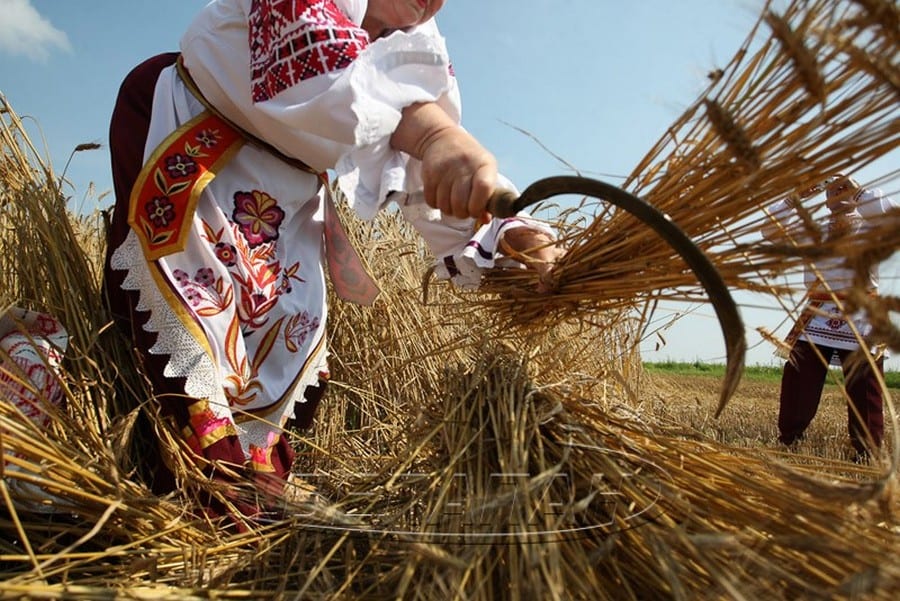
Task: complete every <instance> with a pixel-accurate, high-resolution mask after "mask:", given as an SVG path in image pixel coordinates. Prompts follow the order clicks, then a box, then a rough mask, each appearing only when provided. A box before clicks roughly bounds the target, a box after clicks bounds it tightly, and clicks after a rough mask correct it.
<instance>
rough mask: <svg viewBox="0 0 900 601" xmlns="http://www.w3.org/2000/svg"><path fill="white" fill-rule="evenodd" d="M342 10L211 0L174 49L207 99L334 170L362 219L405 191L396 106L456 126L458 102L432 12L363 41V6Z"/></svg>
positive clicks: (330, 5) (321, 0) (338, 6)
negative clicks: (431, 110)
mask: <svg viewBox="0 0 900 601" xmlns="http://www.w3.org/2000/svg"><path fill="white" fill-rule="evenodd" d="M288 5H291V6H293V8H292V9H291V10H285V8H286V7H288ZM347 6H349V5H348V4H347V3H346V2H340V1H338V0H307V2H304V3H297V4H294V3H288V2H285V3H280V4H279V3H277V2H262V1H260V2H256V1H251V0H216V1H214V2H211V3H210V4H208V5H207V6H206V7H205V8H204V9H203V10H202V11H201V12H200V14H199V15H198V17H197V18H196V19H195V21H194V22H193V23H192V25H191V26H190V27H189V29H188V31H187V32H186V33H185V35H184V36H183V37H182V40H181V53H182V57H183V60H184V64H185V66H186V67H187V69H188V71H189V72H190V74H191V76H192V77H193V79H194V80H195V82H196V83H197V86H198V88H199V89H200V90H201V92H202V93H203V95H204V96H205V97H206V98H207V100H209V101H210V103H211V104H213V106H215V107H216V108H217V109H218V110H220V111H221V112H222V113H223V114H225V116H227V117H228V118H230V119H231V120H232V121H234V122H235V123H236V124H237V125H239V126H240V127H242V128H243V129H245V130H246V131H248V132H250V133H251V134H253V135H255V136H256V137H258V138H261V139H262V140H264V141H266V142H267V143H269V144H271V145H272V146H274V147H276V148H277V149H278V150H279V151H281V152H282V153H284V154H286V155H288V156H290V157H293V158H296V159H299V160H301V161H304V162H305V163H307V164H308V165H310V166H311V167H313V168H314V169H316V170H319V171H326V170H331V169H333V170H334V171H335V172H336V174H337V175H338V181H339V184H340V186H341V189H342V191H343V192H344V194H345V195H346V196H347V198H348V200H349V202H350V203H351V204H352V205H353V206H354V208H355V209H356V211H357V212H358V213H359V214H360V216H361V217H363V218H371V217H372V216H374V214H375V213H376V212H377V210H378V209H379V208H381V207H382V206H383V204H384V202H385V198H386V196H387V194H388V193H389V192H390V191H392V190H406V189H410V188H411V187H414V186H413V184H414V183H415V182H408V181H407V175H406V172H407V162H408V160H409V157H408V156H406V155H405V154H404V153H402V152H400V151H397V150H395V149H393V148H391V146H390V137H391V135H392V134H393V132H394V131H395V130H396V128H397V126H398V124H399V122H400V118H401V112H402V110H403V109H404V108H405V107H407V106H409V105H411V104H415V103H419V102H436V103H438V104H440V105H441V106H442V107H443V108H444V109H445V110H446V111H447V113H448V115H450V116H451V118H452V119H454V120H455V121H457V122H459V118H460V110H459V98H458V92H457V90H456V82H455V78H454V77H453V74H452V72H451V71H452V69H451V65H450V59H449V56H448V54H447V49H446V44H445V41H444V38H443V36H441V35H440V33H439V32H438V29H437V26H436V25H435V24H434V21H433V20H432V21H429V22H427V23H424V24H422V25H420V26H417V27H415V28H412V29H410V30H407V31H395V32H393V33H391V34H390V35H387V36H385V37H383V38H380V39H377V40H375V41H370V40H369V37H368V34H367V33H366V32H365V30H363V29H362V28H361V27H360V23H359V22H360V21H361V19H362V15H361V12H360V11H359V10H358V9H354V10H348V9H347ZM298 7H299V8H298ZM342 7H343V8H342ZM353 13H359V14H353Z"/></svg>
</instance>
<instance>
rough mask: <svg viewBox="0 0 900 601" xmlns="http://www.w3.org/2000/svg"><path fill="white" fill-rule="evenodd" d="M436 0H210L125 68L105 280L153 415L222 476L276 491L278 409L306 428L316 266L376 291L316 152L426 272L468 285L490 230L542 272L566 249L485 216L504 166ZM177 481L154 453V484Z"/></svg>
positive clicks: (521, 221)
mask: <svg viewBox="0 0 900 601" xmlns="http://www.w3.org/2000/svg"><path fill="white" fill-rule="evenodd" d="M442 4H443V0H369V1H368V2H366V0H215V1H213V2H210V3H209V4H208V5H207V6H206V7H205V8H204V9H203V10H202V11H201V12H200V14H199V15H198V16H197V17H196V19H195V20H194V22H193V23H192V24H191V26H190V27H189V29H188V31H187V32H186V33H185V34H184V36H183V38H182V40H181V48H180V50H181V52H180V53H171V54H164V55H160V56H156V57H153V58H151V59H149V60H147V61H145V62H144V63H142V64H141V65H139V66H138V67H136V68H135V69H134V70H133V71H132V72H131V73H130V74H129V75H128V76H127V78H126V79H125V81H124V82H123V84H122V87H121V89H120V93H119V97H118V99H117V103H116V107H115V110H114V114H113V117H112V122H111V127H110V148H111V153H112V161H113V172H114V187H115V194H116V206H115V210H114V216H113V221H112V227H111V229H110V235H109V250H108V257H107V265H106V274H105V275H106V280H105V283H106V287H107V294H108V297H109V301H110V304H111V308H112V310H113V313H114V314H115V315H116V316H117V319H118V320H119V321H120V323H121V324H122V325H124V326H125V327H127V328H128V329H129V333H130V335H131V336H132V337H133V339H134V341H135V345H136V348H137V349H138V351H139V352H140V353H141V356H142V359H143V362H144V367H145V368H146V371H147V373H148V374H149V377H150V378H151V383H152V385H153V389H154V393H155V395H156V396H157V397H158V398H159V400H160V403H161V407H162V411H163V414H164V415H165V416H167V418H168V419H170V420H171V422H172V423H173V424H174V425H175V426H176V427H177V429H178V430H179V431H180V432H181V434H182V436H183V439H184V441H185V443H186V445H187V446H188V447H189V448H190V449H191V450H192V451H193V455H194V457H195V458H196V460H197V461H198V463H199V465H201V466H202V467H203V468H204V470H205V472H206V473H207V474H209V475H210V476H211V477H213V478H215V479H219V480H223V481H225V482H234V481H237V479H238V478H239V475H241V474H243V475H249V476H250V477H251V478H253V479H255V480H256V481H257V483H258V484H259V489H260V490H262V491H265V492H268V493H269V494H271V495H274V496H275V497H277V496H278V495H279V494H281V493H282V492H283V487H284V481H285V479H286V478H287V477H288V476H289V474H290V469H291V463H292V460H293V451H292V449H291V447H290V444H289V441H288V440H287V438H286V436H285V435H284V432H283V429H282V427H283V426H284V424H285V423H286V422H287V421H288V420H289V419H291V418H294V419H295V420H296V423H297V425H298V426H301V427H303V426H308V425H309V423H310V422H311V420H312V418H313V414H314V411H315V409H316V404H317V402H318V398H319V396H321V390H322V387H323V386H324V384H323V382H324V378H325V377H326V376H327V367H326V361H325V357H326V349H325V321H326V314H327V308H326V287H325V276H324V270H323V262H327V264H328V269H329V272H330V273H331V275H332V282H333V284H334V287H335V290H336V291H337V292H338V294H340V295H342V296H343V297H345V298H350V299H352V300H355V301H357V302H361V303H371V302H372V301H373V299H374V296H375V295H376V294H377V288H375V287H374V285H373V284H372V283H371V281H370V280H367V278H366V274H365V272H364V271H362V270H361V269H360V268H359V264H358V260H356V261H354V259H355V258H356V255H355V254H354V253H353V250H352V248H350V247H348V246H347V245H346V238H345V237H342V235H341V234H342V230H341V228H340V224H339V221H337V219H336V217H335V215H334V207H333V205H332V201H331V198H330V196H329V191H328V185H327V182H325V179H326V178H325V177H324V172H325V171H326V170H334V172H335V173H336V175H337V176H338V179H337V183H338V185H339V186H340V188H341V191H342V192H343V193H344V194H345V195H346V197H347V198H348V200H349V202H350V204H351V206H352V207H353V208H354V209H355V210H356V212H357V213H358V214H359V215H360V216H361V217H363V218H366V219H368V218H372V217H373V216H374V215H375V214H376V212H377V211H378V210H380V209H381V208H383V207H385V206H386V205H387V204H388V203H389V202H395V203H396V204H398V205H399V206H400V208H401V210H402V212H403V214H404V215H405V216H406V218H407V219H408V220H410V221H411V222H412V223H413V225H414V226H416V228H417V229H418V231H419V232H420V233H421V234H422V235H423V237H424V238H425V240H426V241H427V242H428V244H429V247H430V249H431V251H432V252H433V254H434V256H435V257H436V259H437V261H436V273H437V275H438V276H439V277H443V278H444V279H452V280H453V281H454V282H455V283H456V284H458V285H461V286H474V285H477V284H478V282H479V280H480V273H481V270H482V269H484V268H489V267H492V266H493V265H494V264H495V260H501V258H502V257H501V255H500V254H499V253H498V254H497V255H496V258H495V249H497V247H498V244H500V243H501V242H503V244H504V248H508V249H510V252H517V253H518V252H524V251H526V250H529V252H530V256H531V257H532V258H533V259H534V261H533V263H532V264H531V267H533V268H536V269H538V270H539V271H541V272H542V273H545V272H546V270H547V269H549V265H551V264H552V261H553V259H554V258H555V257H556V255H557V254H558V253H559V251H558V250H557V249H556V248H555V247H553V246H552V234H551V232H550V231H549V230H547V228H546V227H544V226H542V225H540V224H538V223H537V222H534V221H531V220H529V219H528V218H527V216H525V215H522V216H519V217H515V218H512V219H506V220H500V219H494V220H490V221H488V222H487V223H486V224H484V220H483V217H484V215H485V207H486V204H487V201H488V198H489V197H490V195H491V194H492V193H493V192H494V190H495V188H497V187H499V186H504V187H509V186H510V184H509V183H508V182H507V181H506V180H503V179H502V178H501V176H499V175H498V173H497V169H496V162H495V160H494V158H493V156H492V155H491V154H490V153H489V152H488V151H486V150H485V149H484V148H483V147H482V146H481V145H480V144H479V143H478V142H477V141H476V140H475V139H474V138H473V137H472V136H471V135H469V134H468V133H467V132H466V131H465V130H464V129H463V128H462V127H461V126H460V125H459V119H460V99H459V93H458V89H457V84H456V80H455V78H454V76H453V71H452V68H451V65H450V61H449V59H448V55H447V51H446V47H445V43H444V40H443V38H442V37H441V35H440V33H439V32H438V29H437V26H436V25H435V22H434V20H433V16H434V14H435V13H436V12H437V11H438V10H439V9H440V8H441V6H442ZM541 246H543V247H544V248H543V249H538V250H530V249H535V248H536V247H541ZM518 256H520V255H518ZM176 485H177V483H176V482H175V479H174V478H173V476H172V473H171V471H169V470H167V469H165V467H164V466H160V467H159V473H158V474H157V476H156V479H155V481H154V488H155V490H156V491H157V492H164V491H167V490H172V489H174V488H175V487H176ZM207 503H208V505H209V507H208V509H209V511H210V512H211V513H212V514H221V513H223V511H224V510H225V508H224V506H223V504H222V502H221V500H215V499H212V498H211V499H208V500H207ZM237 507H238V509H239V511H240V512H241V513H243V514H246V515H252V514H254V513H256V512H257V511H258V510H259V507H257V506H256V505H255V504H254V503H245V504H243V505H241V504H238V505H237Z"/></svg>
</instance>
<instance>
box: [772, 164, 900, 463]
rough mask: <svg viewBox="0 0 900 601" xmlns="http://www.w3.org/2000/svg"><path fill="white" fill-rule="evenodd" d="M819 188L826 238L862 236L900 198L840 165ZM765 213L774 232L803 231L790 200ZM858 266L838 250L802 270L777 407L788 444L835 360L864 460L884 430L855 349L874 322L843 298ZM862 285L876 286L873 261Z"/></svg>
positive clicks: (812, 409) (878, 400)
mask: <svg viewBox="0 0 900 601" xmlns="http://www.w3.org/2000/svg"><path fill="white" fill-rule="evenodd" d="M823 188H824V190H825V205H826V207H827V208H828V211H829V215H828V222H827V223H826V224H824V227H823V230H824V231H825V235H826V236H827V238H828V239H838V238H840V239H845V240H848V241H851V240H853V239H854V238H861V237H864V236H865V235H866V232H867V231H868V230H870V229H871V227H872V226H873V224H874V223H875V222H876V221H877V220H879V219H881V218H883V217H884V215H885V214H886V213H888V212H889V211H892V210H895V209H897V208H898V205H897V204H896V203H895V202H894V201H893V200H892V199H891V198H890V197H888V196H886V195H884V193H883V192H882V191H881V190H879V189H867V188H863V187H862V186H860V185H859V183H858V182H856V180H854V179H853V178H851V177H849V176H847V175H846V174H843V173H839V174H837V175H836V176H834V177H832V178H830V179H829V181H828V182H826V183H825V184H824V185H822V186H814V187H813V188H810V189H809V190H807V191H806V192H804V194H803V195H802V197H809V196H812V195H814V194H816V193H818V192H820V191H821V190H822V189H823ZM769 214H770V215H771V216H772V217H773V219H774V221H773V222H772V224H771V225H770V226H769V227H768V228H766V229H765V231H764V232H763V233H764V235H765V236H766V237H767V238H773V237H774V236H775V235H776V234H777V233H778V232H783V233H784V234H786V235H788V236H790V237H791V238H792V239H794V240H795V241H798V242H799V241H801V240H797V238H798V237H800V238H802V237H804V236H805V228H804V227H803V224H802V220H801V218H800V215H799V213H798V212H797V210H796V208H795V206H794V204H793V202H792V201H790V200H782V201H779V202H778V203H775V205H773V206H772V207H771V208H770V209H769ZM854 276H855V272H854V270H853V269H851V268H850V267H848V266H847V265H846V264H845V261H844V258H843V257H840V256H834V257H827V258H825V259H822V260H818V261H817V262H816V264H815V266H814V267H813V266H808V267H807V268H806V269H805V271H804V283H805V285H806V288H807V304H806V306H805V307H804V309H803V312H802V313H801V315H800V317H799V319H798V320H797V322H796V323H795V324H794V327H793V328H792V329H791V331H790V333H789V334H788V337H787V343H788V345H789V346H790V348H791V351H790V356H789V358H788V359H789V360H788V362H787V363H785V366H784V372H783V374H782V379H781V394H780V406H779V411H778V431H779V437H778V440H779V442H781V443H782V444H785V445H791V444H794V442H796V441H797V440H799V439H801V438H802V436H803V434H804V432H805V431H806V428H807V427H808V426H809V424H810V422H811V421H812V419H813V417H815V415H816V411H817V410H818V407H819V400H820V398H821V396H822V389H823V386H824V384H825V376H826V374H827V369H828V365H829V363H832V364H835V365H840V366H841V368H842V369H843V372H844V375H845V386H846V389H847V395H848V397H849V403H848V405H847V413H848V416H847V417H848V429H849V433H850V442H851V444H852V446H853V450H854V453H855V455H854V458H855V460H857V461H865V460H866V459H867V458H868V457H869V454H870V453H871V452H872V451H873V450H874V449H877V448H879V447H880V446H881V442H882V438H883V436H884V408H883V399H882V392H881V386H880V385H879V383H878V378H877V377H876V375H875V370H873V369H872V366H871V365H870V363H869V361H868V360H867V359H866V357H864V356H862V355H861V354H859V353H857V352H856V351H858V350H859V348H860V342H859V341H860V338H862V339H863V340H865V339H866V338H867V337H868V336H869V335H870V334H871V332H872V326H871V324H869V323H868V321H867V320H866V319H865V315H864V314H863V313H862V312H859V313H857V314H854V315H851V316H848V315H846V314H845V312H844V308H843V305H842V301H843V299H845V298H846V292H847V291H848V290H849V289H850V288H851V287H852V286H853V283H854ZM865 276H866V277H867V280H868V281H867V287H868V291H869V293H870V294H876V293H877V291H878V273H877V267H873V268H872V269H870V271H869V273H868V274H865ZM876 351H877V349H873V354H874V355H875V357H874V364H875V368H876V369H877V370H878V371H879V372H882V373H883V370H884V355H883V353H882V354H879V353H877V352H876Z"/></svg>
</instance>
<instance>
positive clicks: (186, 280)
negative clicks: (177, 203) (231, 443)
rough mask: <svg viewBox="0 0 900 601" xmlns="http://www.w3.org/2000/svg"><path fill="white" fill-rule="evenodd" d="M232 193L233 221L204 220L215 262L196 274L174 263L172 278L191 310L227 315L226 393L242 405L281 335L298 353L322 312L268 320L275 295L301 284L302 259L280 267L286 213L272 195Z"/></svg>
mask: <svg viewBox="0 0 900 601" xmlns="http://www.w3.org/2000/svg"><path fill="white" fill-rule="evenodd" d="M234 198H235V212H234V223H232V224H231V225H230V227H228V228H220V229H218V230H215V229H213V228H212V227H211V226H210V225H209V224H208V223H207V222H205V221H203V227H204V232H205V233H204V238H205V240H206V242H207V243H208V244H209V245H210V247H211V249H212V252H213V256H215V257H216V259H218V261H219V263H220V264H219V265H218V266H215V265H206V266H200V267H197V268H196V269H195V270H194V273H193V274H191V273H188V272H186V271H185V270H184V269H177V268H176V269H173V271H172V276H173V278H174V280H175V282H176V285H177V286H178V288H179V290H180V291H181V294H182V297H183V298H184V299H185V301H186V303H187V304H188V305H189V306H190V307H191V310H192V312H193V313H194V314H195V315H197V316H198V317H201V318H215V317H217V316H220V315H222V316H224V318H225V319H228V325H227V326H226V330H227V332H228V334H227V336H226V347H225V349H224V360H225V362H226V364H227V367H228V374H227V375H226V376H225V377H224V379H225V381H226V385H225V394H226V398H227V399H228V403H229V405H230V406H232V407H243V406H247V405H249V404H251V403H252V402H253V401H255V400H256V397H257V393H258V391H259V389H260V388H261V384H260V382H259V380H258V379H259V369H260V367H261V366H262V364H263V363H264V362H265V360H266V359H267V357H268V356H269V355H270V354H271V352H272V350H273V348H274V346H275V345H276V344H278V341H279V339H281V344H283V345H284V348H285V349H287V351H288V352H290V353H296V352H299V351H300V350H301V348H302V347H303V344H304V343H305V342H306V340H307V338H308V337H309V336H310V335H311V334H312V333H314V332H315V331H316V330H317V329H318V328H319V326H320V318H319V316H315V315H311V314H310V313H309V312H307V311H302V312H301V313H299V314H296V315H287V316H282V317H280V318H278V319H277V320H275V321H274V323H269V322H270V319H269V316H270V313H271V312H272V311H273V310H274V309H275V307H276V306H277V304H278V302H279V299H280V297H281V296H282V295H284V294H288V293H290V292H291V291H292V290H293V285H294V284H296V283H303V282H304V279H303V278H302V277H300V276H299V272H300V264H299V263H293V264H291V265H288V266H283V265H282V264H281V262H280V261H279V260H278V259H277V257H276V250H277V242H276V241H277V239H278V235H279V227H280V225H281V222H282V220H283V219H284V211H283V210H281V208H280V207H278V203H277V201H276V200H275V199H273V198H272V197H271V196H269V195H268V194H266V193H264V192H253V193H248V192H238V193H236V194H235V195H234ZM229 311H231V315H230V316H229ZM251 338H252V339H254V340H255V341H256V346H255V352H252V353H251V348H250V345H248V344H247V343H246V341H247V340H249V339H251Z"/></svg>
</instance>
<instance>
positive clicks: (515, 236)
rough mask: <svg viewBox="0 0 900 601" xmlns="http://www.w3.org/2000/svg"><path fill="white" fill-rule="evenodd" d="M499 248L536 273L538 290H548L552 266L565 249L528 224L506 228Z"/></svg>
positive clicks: (546, 234) (550, 237) (545, 233)
mask: <svg viewBox="0 0 900 601" xmlns="http://www.w3.org/2000/svg"><path fill="white" fill-rule="evenodd" d="M500 250H502V251H503V252H504V253H505V254H506V255H508V256H510V257H511V258H513V259H515V260H517V261H520V262H521V263H522V264H524V265H525V266H526V267H527V268H528V269H532V270H534V271H536V272H537V274H538V278H539V279H538V291H539V292H549V291H550V288H551V287H550V283H551V274H552V271H553V267H554V266H555V265H556V263H557V261H559V260H560V259H561V258H562V257H563V256H564V255H565V254H566V251H565V250H564V249H563V248H562V247H560V246H559V244H558V243H557V242H556V240H554V238H553V237H552V236H550V235H549V234H548V233H547V232H545V231H543V230H539V229H535V228H531V227H528V226H524V227H517V228H513V229H510V230H507V231H506V232H505V233H504V234H503V237H502V238H501V239H500Z"/></svg>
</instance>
